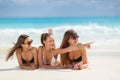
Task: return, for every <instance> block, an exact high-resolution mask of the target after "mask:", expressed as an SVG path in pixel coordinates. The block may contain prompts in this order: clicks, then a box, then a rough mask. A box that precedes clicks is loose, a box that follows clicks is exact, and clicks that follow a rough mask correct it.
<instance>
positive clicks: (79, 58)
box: [70, 56, 82, 63]
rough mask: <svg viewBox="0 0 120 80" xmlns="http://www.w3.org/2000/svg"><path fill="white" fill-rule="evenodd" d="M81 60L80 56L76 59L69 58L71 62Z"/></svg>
mask: <svg viewBox="0 0 120 80" xmlns="http://www.w3.org/2000/svg"><path fill="white" fill-rule="evenodd" d="M81 61H82V56H80V57H78V58H77V59H72V60H71V59H70V62H71V63H73V62H81Z"/></svg>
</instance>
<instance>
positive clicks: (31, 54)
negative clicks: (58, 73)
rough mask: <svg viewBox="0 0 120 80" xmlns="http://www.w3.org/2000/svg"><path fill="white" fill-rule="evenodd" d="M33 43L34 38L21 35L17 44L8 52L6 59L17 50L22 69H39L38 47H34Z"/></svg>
mask: <svg viewBox="0 0 120 80" xmlns="http://www.w3.org/2000/svg"><path fill="white" fill-rule="evenodd" d="M31 43H32V40H31V39H30V38H29V36H28V35H20V36H19V38H18V40H17V42H16V43H15V45H14V46H13V47H12V48H11V49H10V51H9V52H8V54H7V57H6V61H8V59H9V58H10V57H11V56H13V54H14V53H15V52H16V56H17V60H18V63H19V67H20V68H21V69H28V70H34V69H37V68H38V63H37V49H36V48H35V47H32V46H31Z"/></svg>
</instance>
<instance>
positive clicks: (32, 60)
mask: <svg viewBox="0 0 120 80" xmlns="http://www.w3.org/2000/svg"><path fill="white" fill-rule="evenodd" d="M31 54H32V52H31ZM22 63H23V64H26V63H34V57H33V58H32V59H31V60H29V61H27V60H25V59H24V58H23V57H22Z"/></svg>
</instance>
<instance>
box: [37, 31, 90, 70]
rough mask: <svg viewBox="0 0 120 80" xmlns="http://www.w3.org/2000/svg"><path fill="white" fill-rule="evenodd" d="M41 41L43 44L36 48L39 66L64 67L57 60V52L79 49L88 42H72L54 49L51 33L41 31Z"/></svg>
mask: <svg viewBox="0 0 120 80" xmlns="http://www.w3.org/2000/svg"><path fill="white" fill-rule="evenodd" d="M41 43H42V45H43V46H40V47H39V48H38V63H39V67H40V68H65V67H64V66H61V65H60V63H59V62H58V61H57V55H58V54H66V53H67V52H71V51H75V50H80V49H81V48H82V47H83V46H88V45H90V44H86V45H82V44H74V45H71V46H69V47H66V48H62V49H59V48H58V49H55V43H54V38H53V35H51V33H50V34H49V33H43V34H42V35H41Z"/></svg>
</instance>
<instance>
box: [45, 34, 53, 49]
mask: <svg viewBox="0 0 120 80" xmlns="http://www.w3.org/2000/svg"><path fill="white" fill-rule="evenodd" d="M43 43H44V45H45V46H46V47H48V48H55V42H54V39H53V37H52V36H51V35H50V36H48V37H47V38H46V40H44V41H43Z"/></svg>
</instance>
